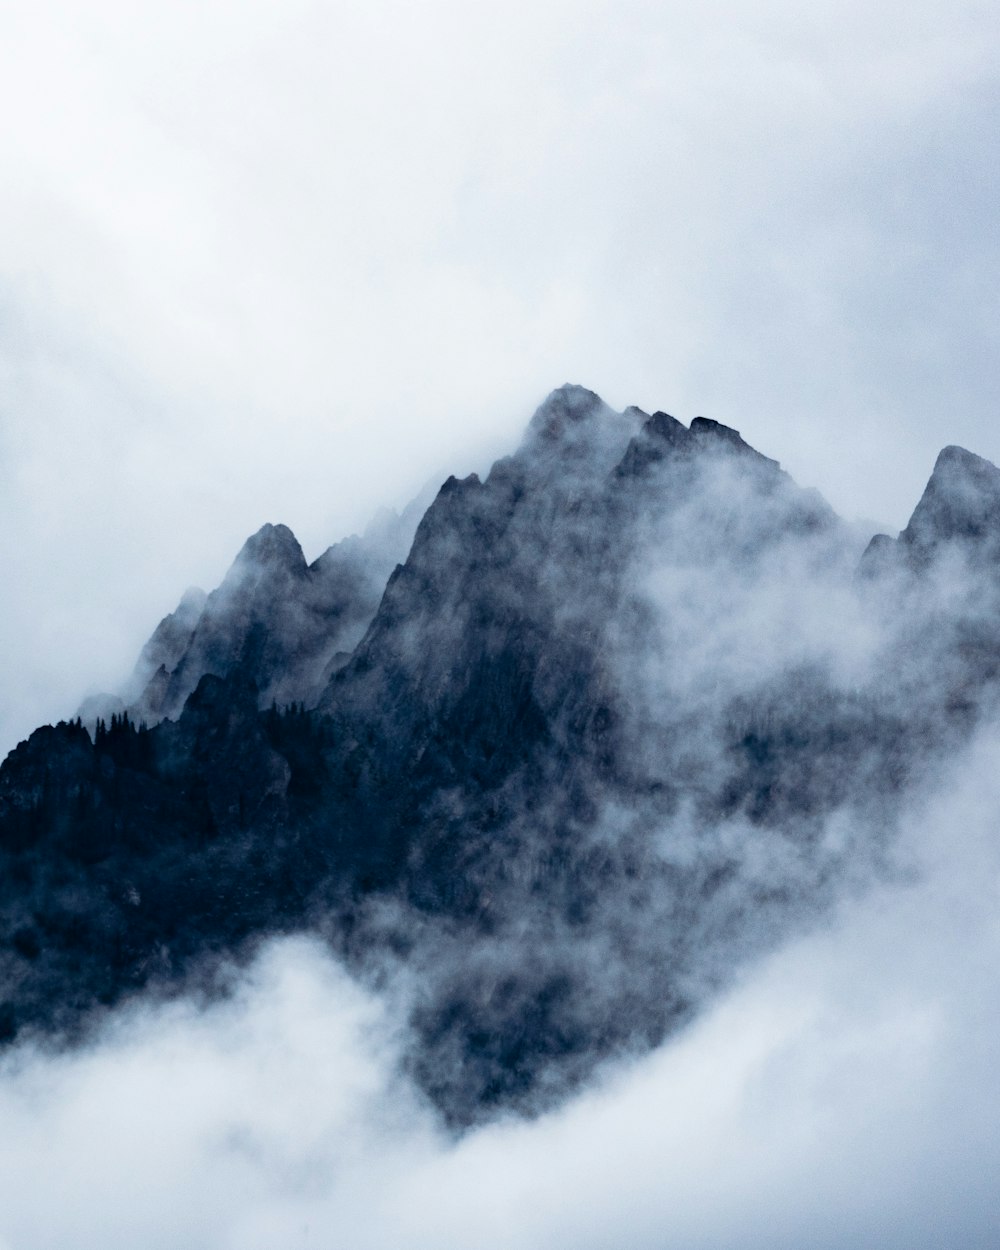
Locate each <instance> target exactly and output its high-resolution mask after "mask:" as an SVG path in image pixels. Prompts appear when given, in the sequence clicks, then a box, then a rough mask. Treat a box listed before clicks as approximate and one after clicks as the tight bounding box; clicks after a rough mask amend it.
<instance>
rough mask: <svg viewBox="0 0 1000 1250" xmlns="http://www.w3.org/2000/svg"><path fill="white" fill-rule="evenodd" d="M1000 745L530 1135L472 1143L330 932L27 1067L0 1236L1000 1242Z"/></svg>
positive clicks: (59, 1242)
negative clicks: (887, 882) (664, 1031)
mask: <svg viewBox="0 0 1000 1250" xmlns="http://www.w3.org/2000/svg"><path fill="white" fill-rule="evenodd" d="M998 764H1000V739H997V738H996V737H981V738H980V739H979V740H978V741H977V743H976V744H975V745H974V746H973V747H972V749H971V750H970V751H969V752H968V753H967V755H966V757H965V758H964V759H963V761H962V762H961V764H960V765H958V766H957V767H956V769H955V770H954V771H953V773H952V775H951V777H950V778H949V781H948V784H947V786H944V787H942V788H941V789H940V790H939V792H938V793H937V794H936V795H935V796H934V797H933V798H932V799H931V800H930V801H927V800H924V801H923V802H922V804H921V807H920V809H919V810H914V811H912V812H911V813H910V816H909V819H908V822H907V834H906V837H905V839H904V842H903V844H902V847H901V850H900V868H901V872H900V873H899V878H900V879H899V881H898V882H897V883H896V884H894V885H892V886H879V887H877V888H875V889H873V890H872V891H871V892H869V893H867V894H866V895H864V896H863V897H860V898H856V899H855V900H854V901H852V902H850V903H848V904H846V905H845V906H843V907H842V908H841V909H840V911H839V912H838V914H837V916H836V917H835V919H834V920H833V921H832V922H831V923H830V924H829V925H828V926H826V927H825V928H824V929H822V930H821V931H817V932H815V933H813V935H812V936H810V937H808V938H805V939H802V940H798V941H796V942H794V943H792V944H790V945H788V946H786V947H785V948H783V949H782V950H781V951H780V952H778V953H777V954H776V955H775V956H773V957H771V958H770V959H769V960H767V961H766V962H764V963H762V964H758V965H757V966H756V967H755V968H754V969H753V970H750V971H748V972H747V973H746V974H745V976H744V978H743V980H742V982H741V984H740V985H739V986H738V987H737V988H736V989H735V990H734V991H732V992H731V993H729V994H728V995H727V996H726V997H725V998H724V999H722V1000H721V1001H720V1002H719V1003H718V1004H717V1005H716V1006H715V1008H714V1009H712V1010H711V1011H710V1012H708V1013H707V1014H706V1015H704V1016H703V1017H702V1018H701V1019H700V1021H699V1022H698V1023H697V1024H695V1025H694V1026H693V1027H691V1028H690V1029H688V1030H687V1031H686V1032H685V1033H684V1034H683V1035H682V1036H680V1037H679V1038H678V1039H676V1040H675V1041H673V1042H672V1043H670V1044H668V1045H666V1046H664V1047H662V1048H661V1049H660V1050H658V1051H657V1052H655V1053H654V1054H653V1055H651V1056H649V1057H648V1058H646V1059H644V1060H642V1061H641V1062H638V1063H634V1064H633V1065H631V1066H629V1067H625V1068H622V1067H619V1068H617V1069H613V1070H611V1071H608V1072H605V1074H604V1077H603V1079H602V1081H601V1082H599V1083H597V1084H595V1085H594V1086H592V1087H591V1089H590V1090H589V1092H587V1093H585V1094H583V1095H581V1096H579V1097H578V1098H576V1099H575V1100H574V1101H573V1102H571V1103H569V1104H567V1105H565V1106H564V1107H563V1108H562V1109H561V1110H560V1111H558V1112H556V1113H551V1114H549V1115H547V1116H545V1117H543V1118H540V1119H538V1120H536V1121H533V1122H522V1121H516V1120H508V1121H506V1122H501V1123H498V1124H495V1125H493V1126H491V1127H488V1128H485V1129H480V1130H477V1131H475V1132H473V1133H470V1134H468V1135H466V1136H465V1137H463V1138H460V1139H458V1140H457V1141H456V1140H453V1139H451V1138H449V1137H448V1136H447V1135H446V1134H445V1133H444V1132H443V1131H442V1130H441V1128H440V1126H439V1124H438V1122H437V1121H436V1120H435V1118H434V1114H433V1112H432V1111H431V1110H430V1109H429V1107H428V1106H427V1105H426V1103H425V1102H423V1101H422V1100H421V1098H420V1096H419V1095H418V1094H417V1093H416V1092H415V1091H414V1090H413V1089H412V1087H411V1086H410V1085H409V1084H408V1083H407V1082H406V1081H405V1079H404V1078H403V1077H401V1076H400V1075H399V1067H398V1058H399V1056H400V1054H401V1053H402V1051H403V1049H404V1047H405V1045H406V1042H407V1039H406V1037H405V1031H404V1030H403V1028H402V1027H401V1026H400V1025H399V1024H398V1016H397V1013H396V1012H395V1011H394V1010H393V1009H392V1008H391V1007H390V1006H388V1005H387V1003H386V1002H385V1001H383V1000H381V999H378V998H376V997H374V996H373V995H371V994H370V993H368V992H367V991H364V990H362V989H360V988H359V987H358V986H357V985H356V984H354V983H353V982H352V981H351V980H350V979H349V978H348V977H347V976H346V975H345V974H344V973H343V972H342V971H341V970H340V969H339V968H338V967H337V966H336V964H335V963H333V962H332V961H331V960H330V959H329V957H328V956H327V955H326V954H325V952H324V951H323V950H322V948H321V947H319V946H318V945H316V944H315V943H312V942H308V941H305V940H285V941H282V942H278V943H274V944H272V945H271V946H270V947H268V948H267V949H266V950H265V951H264V952H263V953H262V955H261V956H260V957H259V959H258V960H257V962H256V963H255V965H254V966H253V968H252V969H251V971H250V973H249V974H248V975H247V976H246V978H245V979H244V980H243V981H242V982H240V984H239V987H238V989H237V991H236V993H235V994H234V995H233V997H232V998H231V999H229V1000H228V1001H226V1002H224V1003H220V1004H216V1005H214V1006H212V1007H210V1008H208V1009H200V1008H198V1007H196V1006H195V1005H193V1004H191V1003H186V1002H179V1003H174V1004H169V1005H165V1006H160V1007H157V1008H155V1009H151V1008H149V1007H148V1006H147V1007H143V1008H137V1009H135V1010H133V1011H132V1012H131V1013H124V1014H121V1015H119V1016H118V1017H116V1018H115V1019H114V1020H113V1021H112V1022H111V1023H110V1024H109V1026H108V1028H107V1029H106V1030H105V1031H104V1033H103V1035H102V1036H101V1038H100V1040H99V1041H98V1042H97V1043H96V1044H95V1045H94V1046H93V1047H92V1048H90V1049H88V1050H86V1051H84V1052H79V1053H76V1054H72V1055H68V1056H53V1055H50V1054H45V1053H43V1052H40V1051H37V1050H34V1049H32V1048H29V1047H24V1046H22V1047H20V1048H19V1049H17V1050H16V1051H14V1052H13V1053H11V1054H9V1055H8V1056H7V1058H6V1059H5V1060H4V1063H3V1066H2V1069H0V1246H2V1247H3V1250H41V1248H42V1247H56V1246H60V1247H61V1246H67V1245H72V1246H74V1247H75V1248H77V1250H89V1248H90V1247H94V1248H95V1250H96V1248H97V1247H101V1248H102V1250H103V1248H104V1247H106V1246H108V1245H112V1244H115V1245H141V1246H143V1247H147V1248H149V1250H157V1248H159V1247H164V1248H166V1247H176V1246H179V1245H183V1246H186V1247H191V1248H192V1250H199V1248H201V1247H204V1248H205V1250H222V1248H226V1250H229V1248H230V1247H232V1248H234V1250H235V1247H240V1250H256V1248H257V1247H260V1248H261V1250H263V1248H264V1247H268V1248H271V1247H274V1246H282V1247H306V1248H308V1247H343V1246H351V1247H352V1248H355V1250H364V1248H366V1247H372V1248H374V1247H379V1248H384V1247H385V1246H390V1245H391V1246H397V1247H406V1248H410V1247H412V1248H415V1250H416V1248H420V1250H422V1248H424V1247H426V1248H427V1250H430V1248H432V1247H433V1248H434V1250H442V1248H450V1247H455V1248H456V1250H459V1248H462V1250H466V1248H467V1247H469V1246H470V1245H475V1246H480V1247H496V1248H497V1250H500V1248H504V1250H509V1248H510V1247H518V1248H520V1247H539V1248H541V1247H546V1248H551V1247H562V1246H566V1247H569V1246H572V1247H574V1248H584V1250H586V1248H588V1247H594V1250H597V1248H598V1247H602V1248H604V1247H607V1246H610V1245H616V1246H617V1245H622V1246H625V1245H627V1246H629V1247H634V1248H636V1250H645V1248H646V1247H649V1248H650V1250H653V1247H656V1248H657V1250H662V1248H663V1247H672V1246H676V1247H683V1248H684V1250H691V1248H696V1247H701V1246H705V1247H709V1246H711V1247H734V1248H735V1247H737V1246H738V1247H740V1248H741V1250H748V1248H749V1250H754V1248H756V1247H761V1250H763V1248H764V1247H767V1248H768V1250H775V1248H782V1247H788V1248H789V1250H792V1247H795V1248H796V1250H801V1248H802V1247H844V1246H856V1245H876V1244H877V1245H879V1246H880V1247H887V1248H890V1250H891V1248H894V1247H899V1248H900V1250H903V1248H904V1247H905V1248H906V1250H920V1248H922V1247H926V1248H927V1250H931V1248H932V1247H933V1248H934V1250H938V1248H939V1247H940V1246H942V1245H954V1246H962V1247H963V1248H966V1247H978V1246H982V1247H987V1246H992V1245H993V1244H995V1227H996V1201H995V1177H996V1174H997V1170H998V1167H1000V1128H998V1116H997V1108H998V1107H1000V1027H998V1026H1000V1007H998V1005H997V1004H998V1001H1000V997H998V995H997V980H998V974H997V968H998V967H1000V919H998V916H1000V910H998V908H997V902H998V894H1000V838H998V837H997V831H996V816H995V813H996V811H997V810H998V807H1000V768H998Z"/></svg>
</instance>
